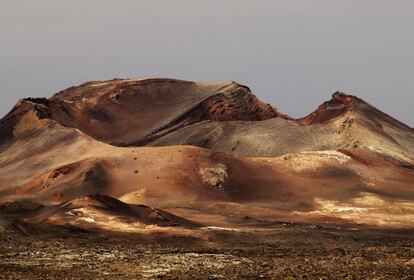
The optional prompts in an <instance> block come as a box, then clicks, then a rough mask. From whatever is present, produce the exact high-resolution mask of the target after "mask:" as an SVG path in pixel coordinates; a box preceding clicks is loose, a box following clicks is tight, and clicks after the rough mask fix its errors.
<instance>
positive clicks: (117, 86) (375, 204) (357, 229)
mask: <svg viewBox="0 0 414 280" xmlns="http://www.w3.org/2000/svg"><path fill="white" fill-rule="evenodd" d="M0 217H1V224H0V238H1V240H2V242H1V245H0V250H1V254H0V269H2V270H3V273H2V275H1V276H0V277H3V278H6V279H30V278H34V279H47V278H49V279H55V278H75V279H85V278H91V279H94V278H97V277H99V278H104V279H105V278H106V279H114V278H121V279H122V278H124V279H131V278H137V279H140V278H143V279H144V278H149V279H153V278H163V279H220V278H223V279H243V278H244V279H260V278H263V279H320V278H322V279H324V277H326V278H328V279H344V278H345V279H361V278H365V279H413V278H412V275H413V270H414V247H413V241H414V237H413V236H414V235H413V230H414V222H413V221H414V129H413V128H411V127H409V126H407V125H405V124H403V123H401V122H399V121H398V120H396V119H394V118H392V117H391V116H389V115H387V114H385V113H383V112H381V111H379V110H378V109H376V108H375V107H374V106H373V105H370V104H368V103H366V102H365V101H363V100H361V99H359V98H358V97H355V96H352V95H347V94H344V93H340V92H336V93H334V94H333V95H332V98H331V99H330V100H328V101H327V102H325V103H323V104H322V105H321V106H319V107H318V108H317V109H316V110H315V111H314V112H312V113H311V114H309V115H308V116H305V117H303V118H300V119H293V118H291V117H289V116H287V115H285V114H283V113H281V112H279V111H278V110H277V109H276V108H275V107H273V106H271V105H269V104H265V103H263V102H262V101H260V100H259V99H257V97H256V96H254V94H253V93H252V92H251V91H250V89H249V88H248V87H246V86H243V85H240V84H238V83H236V82H233V81H226V82H219V83H196V82H188V81H180V80H173V79H154V78H142V79H128V80H123V79H114V80H109V81H94V82H88V83H85V84H82V85H80V86H76V87H71V88H68V89H66V90H63V91H61V92H59V93H57V94H55V95H54V96H53V97H51V98H49V99H46V98H26V99H22V100H19V101H18V102H17V104H16V105H15V107H14V108H13V109H12V110H11V112H10V113H9V114H7V115H6V116H5V117H4V118H2V119H1V120H0ZM410 277H411V278H410Z"/></svg>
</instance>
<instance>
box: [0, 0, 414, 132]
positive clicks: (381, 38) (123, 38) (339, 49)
mask: <svg viewBox="0 0 414 280" xmlns="http://www.w3.org/2000/svg"><path fill="white" fill-rule="evenodd" d="M140 76H154V77H171V78H180V79H186V80H195V81H221V80H235V81H237V82H239V83H242V84H246V85H248V86H250V88H251V89H252V90H253V91H254V93H255V94H256V95H257V96H258V97H260V98H261V99H263V100H265V101H267V102H269V103H271V104H272V105H274V106H275V107H277V108H278V109H279V110H281V111H282V112H284V113H287V114H289V115H291V116H294V117H299V116H304V115H306V114H308V113H310V112H311V111H313V110H314V109H315V107H316V106H318V105H319V104H320V103H322V102H323V101H325V100H328V99H329V98H330V95H331V94H332V93H333V92H334V91H336V90H340V91H345V92H347V93H350V94H353V95H357V96H359V97H362V98H363V99H365V100H366V101H368V102H370V103H371V104H373V105H375V106H377V107H378V108H380V109H381V110H383V111H385V112H387V113H389V114H391V115H392V116H394V117H396V118H398V119H400V120H402V121H404V122H406V123H407V124H409V125H411V126H414V110H413V107H414V106H413V105H414V1H413V0H406V1H403V0H388V1H386V0H338V1H336V0H325V1H322V0H312V1H310V0H303V1H295V0H287V1H276V0H269V1H266V0H256V1H252V0H248V1H247V0H246V1H244V0H204V1H201V0H198V1H197V0H183V1H178V0H177V1H168V0H162V1H161V0H158V1H157V0H148V1H139V0H133V1H132V0H131V1H127V0H124V1H115V0H114V1H104V0H90V1H87V0H71V1H58V0H36V1H27V0H26V1H22V0H0V86H1V89H0V97H1V98H0V101H1V102H0V115H1V116H2V115H4V114H6V113H7V112H8V111H9V110H10V109H11V108H12V106H13V105H14V104H15V102H16V100H17V99H19V98H22V97H28V96H31V97H38V96H46V97H48V96H50V95H52V94H53V93H55V92H57V91H59V90H61V89H64V88H67V87H69V86H72V85H77V84H80V83H82V82H84V81H89V80H104V79H111V78H115V77H119V78H133V77H140Z"/></svg>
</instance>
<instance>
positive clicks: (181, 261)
mask: <svg viewBox="0 0 414 280" xmlns="http://www.w3.org/2000/svg"><path fill="white" fill-rule="evenodd" d="M196 235H197V236H198V237H192V236H191V235H190V236H188V235H187V236H182V235H181V236H180V235H176V236H171V234H166V233H159V234H157V233H152V234H145V235H144V234H142V235H139V234H129V235H122V234H119V233H116V234H115V233H103V232H96V231H89V232H70V231H66V232H65V233H61V234H56V233H55V234H53V235H50V234H47V235H45V234H40V233H36V234H34V235H26V236H22V235H15V236H12V237H8V238H5V239H3V240H2V242H1V243H0V278H1V279H414V230H408V229H407V230H395V229H389V230H387V229H374V228H358V229H356V228H337V227H331V226H328V227H322V226H315V225H303V224H285V223H279V224H277V225H273V226H272V227H271V229H269V228H267V229H262V230H261V231H259V230H256V231H254V232H235V231H227V230H221V229H217V230H212V229H208V230H207V229H206V230H199V231H198V234H195V235H194V236H196ZM200 236H202V237H201V238H200Z"/></svg>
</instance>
